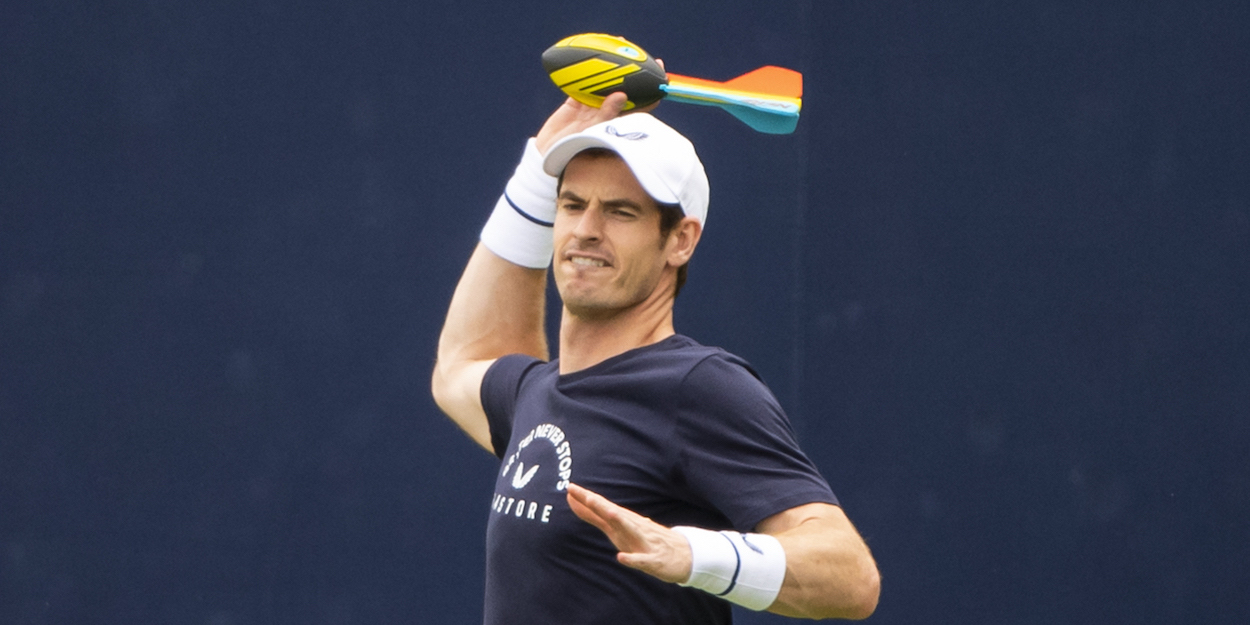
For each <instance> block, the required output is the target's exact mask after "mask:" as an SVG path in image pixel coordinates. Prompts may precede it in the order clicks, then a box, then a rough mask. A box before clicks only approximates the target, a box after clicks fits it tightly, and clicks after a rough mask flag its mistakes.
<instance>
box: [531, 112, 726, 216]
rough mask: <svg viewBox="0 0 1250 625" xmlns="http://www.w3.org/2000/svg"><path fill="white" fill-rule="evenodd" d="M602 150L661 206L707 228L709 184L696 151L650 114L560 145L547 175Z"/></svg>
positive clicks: (622, 118)
mask: <svg viewBox="0 0 1250 625" xmlns="http://www.w3.org/2000/svg"><path fill="white" fill-rule="evenodd" d="M590 148H604V149H607V150H611V151H613V152H616V153H617V154H618V155H620V157H621V160H623V161H625V164H626V165H628V166H629V169H630V171H632V172H634V177H635V178H637V179H638V183H639V184H641V185H642V188H643V190H644V191H646V192H647V194H648V195H650V196H651V198H652V199H654V200H655V201H657V202H660V203H663V204H678V205H680V206H681V209H682V211H683V212H685V213H686V216H688V217H694V218H695V219H698V220H699V223H700V224H704V223H706V222H707V203H708V183H707V174H706V173H704V171H703V163H701V162H699V155H698V154H695V151H694V145H693V144H692V143H690V140H689V139H687V138H685V137H683V136H682V135H681V133H679V132H677V131H676V130H673V129H672V128H670V127H669V126H668V125H667V124H665V123H664V122H662V121H660V120H658V119H656V118H654V117H652V116H651V115H649V114H647V113H630V114H629V115H622V116H620V117H617V118H616V119H611V120H608V121H606V122H602V123H599V124H596V125H594V126H591V127H590V128H587V129H585V130H583V131H581V132H579V133H577V134H574V135H569V136H567V137H565V138H563V139H561V140H560V141H558V142H557V143H556V144H555V145H554V146H552V147H551V149H550V150H548V151H547V155H546V157H545V158H544V160H543V170H544V171H546V172H547V173H548V174H549V175H552V176H559V175H560V173H561V172H563V171H564V168H565V166H567V165H568V164H569V161H571V160H573V157H574V156H577V154H578V153H579V152H582V151H583V150H587V149H590Z"/></svg>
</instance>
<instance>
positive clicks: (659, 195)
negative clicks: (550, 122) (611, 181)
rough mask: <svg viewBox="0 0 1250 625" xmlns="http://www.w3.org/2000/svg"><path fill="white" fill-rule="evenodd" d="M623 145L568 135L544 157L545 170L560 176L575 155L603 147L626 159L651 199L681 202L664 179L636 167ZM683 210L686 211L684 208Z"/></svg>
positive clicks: (670, 202) (594, 137)
mask: <svg viewBox="0 0 1250 625" xmlns="http://www.w3.org/2000/svg"><path fill="white" fill-rule="evenodd" d="M620 147H621V146H619V145H616V144H613V143H612V142H611V141H607V140H605V139H601V138H599V137H597V136H594V135H573V136H570V137H566V138H565V139H562V140H561V141H559V142H557V143H556V144H555V145H554V146H552V147H551V150H549V151H548V152H547V156H546V157H544V158H543V171H545V172H547V175H549V176H559V175H560V174H561V173H562V172H563V171H564V168H565V167H568V165H569V161H571V160H573V157H575V156H577V155H578V154H581V153H582V152H584V151H586V150H589V149H591V148H602V149H605V150H608V151H610V152H612V153H613V154H616V155H617V156H620V157H621V160H622V161H625V165H626V166H627V167H629V170H630V171H631V172H633V174H634V178H635V179H637V180H638V184H640V185H642V189H643V191H646V192H647V195H650V196H651V199H653V200H655V201H657V202H660V203H662V204H678V205H680V204H681V201H680V199H679V198H678V197H677V196H676V195H675V194H674V193H673V191H672V190H671V189H669V188H668V186H666V185H665V184H664V183H663V182H662V181H659V180H656V179H655V177H654V174H653V173H652V172H651V171H650V170H648V169H646V168H645V167H635V166H634V164H633V163H632V162H631V160H633V159H631V157H630V156H631V155H630V154H629V153H628V151H622V150H621V149H620ZM683 212H685V211H684V210H683Z"/></svg>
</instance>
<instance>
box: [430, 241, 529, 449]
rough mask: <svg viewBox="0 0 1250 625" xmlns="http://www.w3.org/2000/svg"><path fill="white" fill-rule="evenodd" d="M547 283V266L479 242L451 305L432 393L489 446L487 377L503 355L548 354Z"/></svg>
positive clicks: (450, 415)
mask: <svg viewBox="0 0 1250 625" xmlns="http://www.w3.org/2000/svg"><path fill="white" fill-rule="evenodd" d="M546 281H547V272H546V270H545V269H529V268H526V267H521V266H519V265H516V264H513V263H510V262H508V261H506V260H503V259H502V258H499V257H498V256H496V255H495V254H494V253H493V252H491V251H490V250H489V249H487V248H486V247H485V246H483V245H478V246H477V249H476V250H474V252H473V255H472V257H470V259H469V262H468V265H467V266H466V267H465V270H464V274H463V275H462V276H461V278H460V282H459V283H458V284H457V285H456V291H455V294H454V295H453V296H452V299H451V305H450V306H449V307H448V310H447V318H446V321H444V323H443V330H442V333H441V334H440V335H439V340H438V360H437V362H436V363H435V366H434V374H433V377H432V380H431V391H432V392H433V395H434V401H435V402H436V403H437V404H438V405H439V407H440V408H442V410H443V412H445V413H447V415H448V416H449V417H451V419H452V420H453V421H455V422H456V424H457V425H459V426H460V428H461V429H463V430H464V431H465V433H466V434H468V435H469V436H470V437H471V438H472V439H473V440H474V441H476V442H477V443H478V444H479V445H481V446H482V447H484V448H486V449H487V450H489V449H491V444H490V443H491V441H490V431H489V426H488V424H487V422H486V416H485V413H484V412H483V410H482V405H481V398H480V396H479V391H480V388H481V380H482V376H483V375H484V373H485V370H486V368H487V367H488V366H489V363H490V362H491V361H494V360H495V359H496V358H499V357H500V356H505V355H508V354H529V355H531V356H534V357H536V358H541V359H544V360H545V359H546V358H547V339H546V332H545V330H544V307H545V303H546Z"/></svg>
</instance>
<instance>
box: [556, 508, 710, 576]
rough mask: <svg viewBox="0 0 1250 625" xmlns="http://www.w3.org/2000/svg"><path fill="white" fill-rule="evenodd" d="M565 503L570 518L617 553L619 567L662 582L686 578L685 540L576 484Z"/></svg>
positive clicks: (688, 559)
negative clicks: (597, 533)
mask: <svg viewBox="0 0 1250 625" xmlns="http://www.w3.org/2000/svg"><path fill="white" fill-rule="evenodd" d="M568 500H569V507H570V508H572V509H573V514H576V515H577V516H578V518H580V519H581V520H583V521H585V522H587V523H590V524H591V525H593V526H595V527H597V528H599V531H601V532H603V533H604V534H605V535H607V537H608V540H611V541H612V544H613V545H615V546H616V548H617V549H619V550H620V553H618V554H616V559H617V561H618V562H620V563H621V564H624V565H625V566H628V567H630V568H634V569H638V570H639V571H642V572H644V573H648V574H650V575H653V576H655V577H658V578H659V579H662V580H664V581H666V582H674V583H680V582H684V581H686V580H687V579H689V578H690V566H691V556H690V543H688V542H687V541H686V537H685V536H682V535H681V534H679V533H677V532H674V531H673V530H671V529H669V528H667V527H665V526H663V525H660V524H659V523H656V522H655V521H652V520H651V519H648V518H647V517H645V516H642V515H640V514H637V513H635V512H633V511H632V510H628V509H626V508H622V507H621V506H618V505H616V504H614V503H612V502H611V501H608V500H607V499H606V498H605V497H603V496H602V495H599V494H597V493H594V492H591V491H589V490H586V489H585V488H582V487H581V486H578V485H576V484H569V489H568Z"/></svg>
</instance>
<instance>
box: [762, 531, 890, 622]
mask: <svg viewBox="0 0 1250 625" xmlns="http://www.w3.org/2000/svg"><path fill="white" fill-rule="evenodd" d="M839 512H840V511H839ZM774 536H775V537H776V538H777V540H778V541H780V542H781V545H782V547H783V548H784V549H785V552H786V576H785V582H784V583H783V584H782V586H781V592H780V593H779V594H778V595H777V599H776V601H775V602H773V604H772V606H770V607H769V608H768V610H769V611H770V612H775V613H777V614H782V615H785V616H792V617H801V618H815V619H823V618H844V619H862V618H867V617H868V616H869V615H871V614H872V612H873V611H874V610H875V609H876V606H877V597H878V595H879V593H880V588H881V582H880V575H879V573H878V571H877V565H876V562H875V561H874V560H873V558H872V554H871V553H870V552H869V550H868V546H867V545H866V544H865V543H864V541H863V539H862V538H861V537H860V536H859V533H858V532H856V531H855V529H854V528H853V527H852V526H851V525H850V523H849V521H848V522H846V523H845V524H843V523H840V522H836V521H830V520H829V519H826V518H818V517H813V518H809V519H806V520H804V521H802V522H800V523H799V524H798V525H796V526H794V527H792V528H790V529H788V530H786V531H783V532H780V533H777V534H774Z"/></svg>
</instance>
